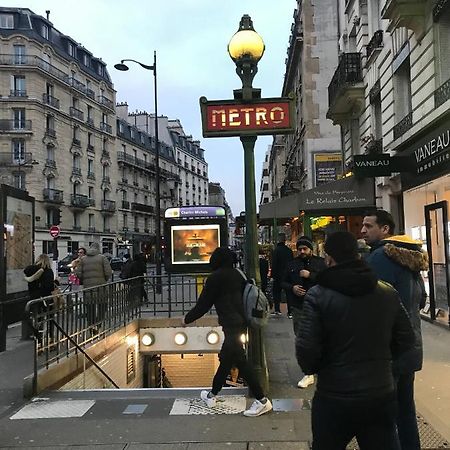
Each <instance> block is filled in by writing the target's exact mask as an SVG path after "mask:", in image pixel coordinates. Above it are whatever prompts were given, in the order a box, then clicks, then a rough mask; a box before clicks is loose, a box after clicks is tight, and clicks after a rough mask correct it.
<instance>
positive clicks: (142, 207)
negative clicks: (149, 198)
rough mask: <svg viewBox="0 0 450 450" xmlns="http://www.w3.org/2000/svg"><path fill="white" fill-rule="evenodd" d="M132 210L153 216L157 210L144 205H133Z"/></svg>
mask: <svg viewBox="0 0 450 450" xmlns="http://www.w3.org/2000/svg"><path fill="white" fill-rule="evenodd" d="M131 209H132V210H134V211H141V212H145V213H150V214H153V213H154V212H155V208H154V207H153V206H151V205H145V204H144V203H131Z"/></svg>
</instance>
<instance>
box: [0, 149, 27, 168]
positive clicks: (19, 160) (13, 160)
mask: <svg viewBox="0 0 450 450" xmlns="http://www.w3.org/2000/svg"><path fill="white" fill-rule="evenodd" d="M17 156H18V157H16V155H14V153H13V152H6V153H0V165H1V166H18V167H25V166H27V167H28V166H31V165H32V162H33V155H32V154H31V153H21V154H20V155H17Z"/></svg>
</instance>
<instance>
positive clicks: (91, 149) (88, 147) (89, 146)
mask: <svg viewBox="0 0 450 450" xmlns="http://www.w3.org/2000/svg"><path fill="white" fill-rule="evenodd" d="M87 151H88V152H91V153H95V148H94V146H93V145H92V144H88V145H87Z"/></svg>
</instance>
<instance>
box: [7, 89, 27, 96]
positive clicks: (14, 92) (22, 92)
mask: <svg viewBox="0 0 450 450" xmlns="http://www.w3.org/2000/svg"><path fill="white" fill-rule="evenodd" d="M9 96H10V97H26V96H27V91H26V90H25V89H11V90H10V92H9Z"/></svg>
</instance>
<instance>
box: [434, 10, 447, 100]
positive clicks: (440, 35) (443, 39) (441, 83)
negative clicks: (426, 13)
mask: <svg viewBox="0 0 450 450" xmlns="http://www.w3.org/2000/svg"><path fill="white" fill-rule="evenodd" d="M447 6H448V5H447ZM435 27H436V46H435V53H436V58H435V61H436V76H437V77H436V78H437V79H436V87H437V90H436V92H435V100H436V107H438V106H440V105H441V104H442V103H444V102H445V101H446V100H448V99H449V98H450V8H448V7H447V8H445V7H444V8H443V9H442V10H441V12H440V15H439V21H438V23H437V24H436V26H435Z"/></svg>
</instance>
